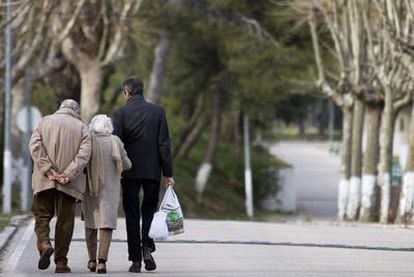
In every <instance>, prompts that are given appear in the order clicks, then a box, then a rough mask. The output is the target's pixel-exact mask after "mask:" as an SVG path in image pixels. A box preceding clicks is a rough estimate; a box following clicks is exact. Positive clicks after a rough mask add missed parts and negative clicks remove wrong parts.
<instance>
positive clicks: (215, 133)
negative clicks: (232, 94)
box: [195, 90, 221, 200]
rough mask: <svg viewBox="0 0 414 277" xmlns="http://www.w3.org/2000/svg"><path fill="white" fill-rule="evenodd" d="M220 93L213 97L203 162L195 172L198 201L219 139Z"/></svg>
mask: <svg viewBox="0 0 414 277" xmlns="http://www.w3.org/2000/svg"><path fill="white" fill-rule="evenodd" d="M220 105H221V93H220V91H219V90H216V91H215V92H214V95H213V113H212V118H211V135H210V140H209V143H208V145H207V149H206V152H205V155H204V159H203V162H202V164H201V166H200V168H199V170H198V172H197V177H196V183H195V187H196V190H197V191H198V193H199V194H198V195H199V200H200V199H201V195H202V193H203V191H204V189H205V186H206V184H207V181H208V179H209V177H210V173H211V169H212V167H213V165H212V163H213V158H214V155H215V153H216V148H217V144H218V141H219V137H220V126H221V108H220Z"/></svg>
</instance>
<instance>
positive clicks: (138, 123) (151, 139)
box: [113, 77, 174, 272]
mask: <svg viewBox="0 0 414 277" xmlns="http://www.w3.org/2000/svg"><path fill="white" fill-rule="evenodd" d="M143 90H144V86H143V83H142V81H141V80H139V79H138V78H136V77H130V78H128V79H126V80H125V81H124V83H123V84H122V93H123V95H124V98H125V99H126V104H125V106H123V107H122V108H120V109H118V110H117V111H115V113H114V115H113V124H114V134H115V135H117V136H119V138H120V139H121V140H122V142H123V143H124V145H125V150H126V151H127V154H128V157H129V159H130V160H131V162H132V168H131V169H130V170H128V171H125V172H124V173H123V174H122V180H121V184H122V197H123V206H124V210H125V217H126V227H127V239H128V259H129V260H130V261H132V265H131V267H130V268H129V272H140V271H141V261H142V258H144V264H145V269H146V270H149V271H151V270H155V269H156V264H155V261H154V258H153V257H152V255H151V253H152V252H154V251H155V244H154V241H153V240H152V239H151V238H150V237H148V232H149V228H150V225H151V221H152V218H153V215H154V213H155V212H156V209H157V205H158V195H159V190H160V180H161V173H162V175H163V176H164V177H165V184H166V186H170V185H174V179H173V177H172V176H173V166H172V159H171V151H170V139H169V132H168V125H167V119H166V116H165V111H164V109H163V108H162V107H160V106H157V105H154V104H151V103H148V102H147V101H145V99H144V97H143ZM141 187H142V189H143V192H144V196H143V201H142V205H141V207H140V203H139V196H138V194H139V191H140V189H141ZM140 209H141V211H140ZM141 215H142V231H141V230H140V225H139V224H140V217H141Z"/></svg>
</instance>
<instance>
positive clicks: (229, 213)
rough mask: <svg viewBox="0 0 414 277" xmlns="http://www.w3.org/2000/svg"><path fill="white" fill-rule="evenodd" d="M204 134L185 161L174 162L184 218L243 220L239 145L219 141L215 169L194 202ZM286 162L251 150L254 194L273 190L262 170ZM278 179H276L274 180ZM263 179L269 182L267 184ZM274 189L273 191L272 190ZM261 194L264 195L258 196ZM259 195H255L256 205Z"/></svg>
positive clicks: (205, 137)
mask: <svg viewBox="0 0 414 277" xmlns="http://www.w3.org/2000/svg"><path fill="white" fill-rule="evenodd" d="M207 140H208V137H207V136H203V139H202V140H201V142H200V143H199V144H197V146H196V147H195V148H194V149H193V151H192V152H191V155H190V159H189V160H188V161H186V160H181V159H177V160H175V161H174V166H175V169H174V171H175V173H174V174H175V178H176V180H177V185H176V187H175V189H176V191H177V194H178V197H179V198H180V201H181V204H182V207H183V210H184V215H185V216H186V217H202V218H222V219H246V215H245V205H244V203H245V195H244V164H243V162H244V161H243V153H242V152H241V151H240V149H239V148H240V145H235V144H234V143H229V142H222V143H220V145H219V146H218V147H219V149H218V151H217V156H216V159H215V164H214V168H213V171H212V175H211V177H210V179H209V182H208V184H207V186H206V189H205V191H204V193H203V197H202V200H201V203H197V192H196V190H195V187H194V182H195V176H196V173H197V170H198V165H199V163H200V162H201V160H202V157H203V154H204V148H205V146H206V145H207ZM285 166H286V165H285V164H284V163H283V162H281V161H280V160H277V159H275V158H274V157H273V156H271V155H270V154H269V153H268V152H267V151H266V150H264V149H262V148H260V147H254V148H253V149H252V172H253V185H254V193H255V194H256V193H259V192H261V193H265V192H264V189H267V191H266V192H275V189H277V183H272V184H271V185H270V183H269V180H268V179H267V172H266V170H265V169H271V168H274V169H278V168H282V167H285ZM274 181H275V182H277V180H274ZM264 182H268V183H267V184H268V186H263V185H266V184H265V183H264ZM271 190H273V191H271ZM260 196H263V195H260ZM256 200H258V198H255V204H257V201H256Z"/></svg>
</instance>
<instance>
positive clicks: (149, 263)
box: [142, 247, 157, 271]
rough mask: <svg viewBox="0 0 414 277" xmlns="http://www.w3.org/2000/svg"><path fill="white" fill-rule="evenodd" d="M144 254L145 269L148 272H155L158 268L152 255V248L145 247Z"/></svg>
mask: <svg viewBox="0 0 414 277" xmlns="http://www.w3.org/2000/svg"><path fill="white" fill-rule="evenodd" d="M142 252H143V254H144V264H145V269H146V270H148V271H153V270H155V269H156V268H157V265H156V264H155V261H154V258H153V257H152V255H151V248H149V247H144V248H143V250H142Z"/></svg>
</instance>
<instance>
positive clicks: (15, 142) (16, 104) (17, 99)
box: [11, 79, 25, 159]
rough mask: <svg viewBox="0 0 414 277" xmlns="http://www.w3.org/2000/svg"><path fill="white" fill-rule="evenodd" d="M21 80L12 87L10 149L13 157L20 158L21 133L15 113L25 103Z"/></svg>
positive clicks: (21, 146)
mask: <svg viewBox="0 0 414 277" xmlns="http://www.w3.org/2000/svg"><path fill="white" fill-rule="evenodd" d="M23 80H24V79H20V80H19V81H17V82H16V83H15V84H14V85H13V87H12V95H13V96H12V97H13V99H12V117H11V118H12V122H11V136H12V137H11V148H12V149H11V150H12V153H13V159H18V158H21V157H22V153H23V133H22V131H20V129H19V127H18V126H17V114H18V112H19V111H20V109H21V108H23V106H24V104H25V102H24V81H23Z"/></svg>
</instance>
